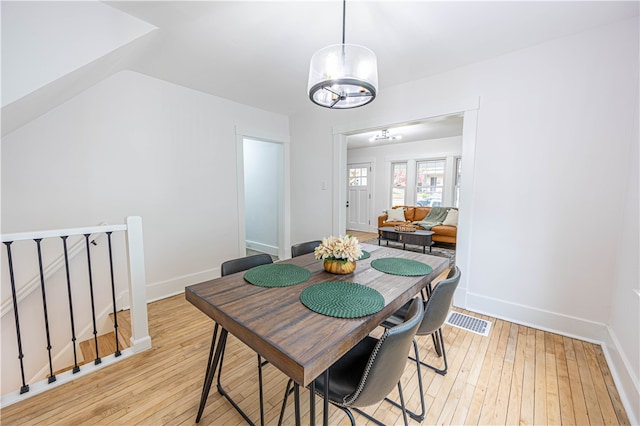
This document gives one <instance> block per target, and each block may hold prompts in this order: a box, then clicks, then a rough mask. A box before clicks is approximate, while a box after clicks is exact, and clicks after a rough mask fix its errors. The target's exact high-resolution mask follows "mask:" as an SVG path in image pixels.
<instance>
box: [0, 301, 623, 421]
mask: <svg viewBox="0 0 640 426" xmlns="http://www.w3.org/2000/svg"><path fill="white" fill-rule="evenodd" d="M461 312H466V311H461ZM467 313H468V312H467ZM469 314H472V313H469ZM472 315H475V316H477V317H480V318H484V319H487V320H489V321H492V322H493V326H492V328H491V332H490V335H489V336H488V337H483V336H480V335H476V334H474V333H471V332H468V331H465V330H461V329H459V328H456V327H452V326H445V327H444V329H443V331H444V338H445V342H446V348H447V354H448V359H449V373H448V374H447V375H446V376H439V375H437V374H435V373H433V372H431V371H427V372H423V376H424V378H425V397H426V402H427V409H428V411H427V417H426V419H425V421H424V422H423V424H425V425H430V424H436V423H437V424H485V425H487V424H491V425H500V424H508V425H513V424H537V425H543V424H558V425H559V424H577V425H587V424H628V423H629V420H628V418H627V416H626V414H625V412H624V409H623V407H622V404H621V402H620V399H619V396H618V393H617V391H616V388H615V386H614V384H613V380H612V377H611V373H610V371H609V369H608V367H607V365H606V362H605V358H604V355H603V353H602V350H601V349H600V347H599V346H597V345H594V344H590V343H586V342H582V341H579V340H575V339H570V338H566V337H562V336H559V335H555V334H551V333H547V332H544V331H540V330H535V329H533V328H529V327H523V326H519V325H516V324H512V323H509V322H505V321H501V320H496V319H495V318H489V317H485V316H481V315H476V314H472ZM149 326H150V333H151V337H152V339H153V348H152V349H150V350H148V351H146V352H144V353H141V354H138V355H136V356H133V357H131V358H129V359H127V360H124V361H122V362H121V363H119V364H116V365H113V366H109V367H106V368H104V369H103V370H101V371H99V372H97V373H95V374H93V375H89V376H87V377H82V378H79V379H77V380H75V381H73V382H71V383H68V384H65V385H62V386H60V387H58V388H57V389H55V390H52V391H50V392H47V393H44V394H41V395H37V396H35V397H33V398H30V399H28V400H26V401H23V402H21V403H18V404H14V405H12V406H9V407H7V408H5V409H3V410H2V412H1V413H0V416H1V423H2V425H31V424H46V425H52V424H60V425H89V424H122V425H134V424H145V425H165V424H167V425H178V424H185V425H190V424H194V422H195V416H196V412H197V407H198V402H199V397H200V393H201V389H202V381H203V375H204V371H205V364H206V361H207V356H208V354H209V346H210V341H211V340H210V339H211V333H212V331H213V322H212V321H211V320H210V319H209V318H208V317H206V316H205V315H204V314H202V313H201V312H200V311H199V310H197V309H196V308H194V307H193V306H192V305H191V304H189V303H188V302H186V301H185V300H184V296H183V295H178V296H174V297H171V298H168V299H165V300H161V301H158V302H154V303H151V304H150V305H149ZM418 341H419V344H420V350H421V356H422V358H423V359H425V360H426V361H427V362H429V363H438V362H440V359H438V358H436V357H435V354H434V351H433V349H432V343H431V339H430V338H429V337H419V338H418ZM264 373H265V407H266V409H267V415H266V420H267V423H268V424H276V423H277V420H278V415H279V409H280V404H281V401H282V397H283V392H284V387H285V384H286V380H287V379H286V377H285V376H284V375H283V374H282V373H280V372H279V371H278V370H277V369H276V368H275V367H273V366H272V365H267V366H266V367H265V369H264ZM222 377H223V383H224V384H225V385H226V388H227V390H228V391H229V392H230V393H231V394H232V395H233V397H234V398H235V399H236V401H238V402H239V403H240V405H241V406H242V407H244V408H245V409H246V410H247V412H248V414H249V415H250V416H251V417H252V418H253V419H254V421H256V422H257V421H258V403H257V402H258V394H257V384H256V382H257V361H256V355H255V353H254V352H253V351H252V350H250V349H249V348H247V347H246V346H245V345H244V344H242V343H241V342H239V341H238V340H237V339H235V338H234V337H233V336H231V335H230V338H229V344H228V346H227V352H226V355H225V363H224V370H223V375H222ZM402 380H403V387H404V391H405V398H407V400H408V401H409V402H408V403H409V405H410V407H414V408H415V407H416V404H417V403H418V401H419V397H418V395H417V394H416V392H417V381H416V380H417V376H416V372H415V368H411V366H410V365H409V367H408V368H407V369H406V371H405V374H404V376H403V379H402ZM392 397H397V395H394V394H392ZM291 399H292V398H290V402H291ZM316 401H317V402H318V407H317V409H316V413H317V414H318V421H320V420H321V413H322V409H321V403H320V401H319V400H318V399H316ZM302 409H303V413H305V414H306V416H307V417H303V419H302V421H303V423H302V424H308V423H309V419H308V411H309V409H308V394H307V392H306V391H303V392H302ZM330 410H331V411H330V422H331V424H332V425H348V424H349V421H348V418H347V417H346V416H345V415H344V414H343V413H342V412H341V411H339V410H337V409H335V408H333V407H331V408H330ZM366 411H367V412H369V413H372V414H374V415H375V416H376V417H377V418H379V419H380V420H382V421H383V422H385V423H386V424H388V425H395V424H402V418H401V414H400V411H399V410H397V409H395V408H393V407H391V405H389V404H388V403H381V404H379V405H376V406H372V407H369V408H367V409H366ZM356 421H357V423H358V424H359V425H365V424H368V422H367V421H366V419H365V418H363V417H361V416H358V415H357V414H356ZM410 422H411V424H418V423H417V422H415V421H410ZM285 423H286V424H293V407H292V406H291V404H289V406H288V407H287V412H286V418H285ZM200 424H202V425H225V426H226V425H244V424H245V422H244V421H243V419H242V418H241V417H240V416H239V415H238V414H237V412H236V411H235V410H234V409H233V408H231V406H230V405H229V403H228V402H227V401H226V400H225V399H224V398H222V397H221V396H220V395H219V394H218V393H217V391H216V390H215V386H214V387H212V390H211V394H210V396H209V400H208V402H207V406H206V408H205V412H204V416H203V418H202V421H201V423H200Z"/></svg>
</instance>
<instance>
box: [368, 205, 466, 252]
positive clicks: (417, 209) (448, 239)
mask: <svg viewBox="0 0 640 426" xmlns="http://www.w3.org/2000/svg"><path fill="white" fill-rule="evenodd" d="M400 208H402V209H404V219H405V220H404V221H399V220H393V221H387V218H388V217H389V215H387V214H383V215H381V216H378V228H382V227H383V226H396V225H406V224H408V223H414V222H417V221H421V220H423V219H424V218H425V217H426V216H427V215H428V214H429V212H430V211H431V207H422V206H396V207H394V209H400ZM449 209H453V210H456V211H457V210H458V209H456V208H455V207H449ZM455 224H456V226H452V225H444V224H443V225H436V226H433V227H432V228H431V231H433V232H434V234H433V236H432V237H431V239H432V240H433V241H434V242H439V243H449V244H455V243H456V237H457V235H458V227H457V220H456V222H455ZM418 229H420V228H418ZM378 234H380V232H379V231H378Z"/></svg>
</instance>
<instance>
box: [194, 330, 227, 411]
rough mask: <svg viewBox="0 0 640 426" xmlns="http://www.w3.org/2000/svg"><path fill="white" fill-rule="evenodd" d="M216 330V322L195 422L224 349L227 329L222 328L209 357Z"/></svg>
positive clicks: (202, 408)
mask: <svg viewBox="0 0 640 426" xmlns="http://www.w3.org/2000/svg"><path fill="white" fill-rule="evenodd" d="M217 331H218V327H217V324H216V328H215V331H214V333H213V339H212V340H211V351H210V352H209V363H208V365H207V371H206V375H205V379H204V384H203V385H202V396H201V397H200V406H199V407H198V415H197V416H196V423H199V422H200V419H201V418H202V412H203V411H204V406H205V404H206V403H207V397H208V396H209V391H210V390H211V383H213V376H214V374H215V372H216V368H217V367H218V361H219V360H220V356H221V354H222V352H223V351H224V346H225V344H226V341H227V330H225V329H224V328H223V329H222V331H221V332H220V338H219V339H218V344H217V346H216V352H215V356H214V357H213V359H211V354H212V353H213V347H214V345H215V340H216V334H217Z"/></svg>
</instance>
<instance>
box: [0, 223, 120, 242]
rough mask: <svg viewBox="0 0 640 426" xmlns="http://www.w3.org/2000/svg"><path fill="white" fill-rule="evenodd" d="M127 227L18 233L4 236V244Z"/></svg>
mask: <svg viewBox="0 0 640 426" xmlns="http://www.w3.org/2000/svg"><path fill="white" fill-rule="evenodd" d="M126 230H127V226H126V225H104V226H103V225H98V226H87V227H85V228H68V229H52V230H49V231H32V232H18V233H13V234H2V242H3V243H4V242H9V241H21V240H33V239H37V238H51V237H63V236H65V235H67V236H71V235H84V234H96V233H99V232H113V231H126Z"/></svg>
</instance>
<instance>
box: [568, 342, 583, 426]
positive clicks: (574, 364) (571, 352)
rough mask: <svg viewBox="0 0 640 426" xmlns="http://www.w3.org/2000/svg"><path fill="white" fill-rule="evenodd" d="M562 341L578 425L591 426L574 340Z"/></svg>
mask: <svg viewBox="0 0 640 426" xmlns="http://www.w3.org/2000/svg"><path fill="white" fill-rule="evenodd" d="M562 340H563V342H564V353H565V357H566V359H567V371H568V373H569V385H570V387H571V400H572V402H573V412H574V414H575V418H576V424H578V425H586V424H589V415H588V414H587V405H586V403H585V400H584V393H583V392H582V381H581V380H580V371H579V369H578V361H577V360H576V352H575V347H574V340H573V339H570V338H568V337H563V339H562ZM576 343H578V342H576Z"/></svg>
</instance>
